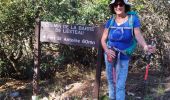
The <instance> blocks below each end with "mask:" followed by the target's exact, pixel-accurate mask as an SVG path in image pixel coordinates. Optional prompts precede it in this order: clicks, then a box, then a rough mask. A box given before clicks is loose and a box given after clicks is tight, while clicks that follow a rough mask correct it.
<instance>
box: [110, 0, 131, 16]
mask: <svg viewBox="0 0 170 100" xmlns="http://www.w3.org/2000/svg"><path fill="white" fill-rule="evenodd" d="M116 2H122V3H123V4H124V5H125V13H127V12H128V11H130V9H131V7H130V5H126V4H125V3H124V1H123V0H116V1H115V3H116ZM115 3H113V4H110V5H109V8H110V12H111V13H112V14H116V13H115V10H114V4H115Z"/></svg>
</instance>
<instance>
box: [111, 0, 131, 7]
mask: <svg viewBox="0 0 170 100" xmlns="http://www.w3.org/2000/svg"><path fill="white" fill-rule="evenodd" d="M115 1H116V0H112V1H111V3H110V5H111V4H114V3H115ZM123 1H124V3H125V5H128V6H131V5H132V4H131V3H129V2H128V0H123Z"/></svg>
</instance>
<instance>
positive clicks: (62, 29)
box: [33, 20, 104, 99]
mask: <svg viewBox="0 0 170 100" xmlns="http://www.w3.org/2000/svg"><path fill="white" fill-rule="evenodd" d="M36 23H37V24H36V27H35V36H36V37H35V40H36V42H35V46H34V52H35V54H34V77H33V98H38V95H39V90H38V81H39V68H40V51H41V49H40V42H52V43H59V44H60V43H61V44H66V45H77V46H84V47H95V48H97V49H98V55H97V56H98V57H97V67H96V79H95V87H94V90H93V93H94V94H93V97H94V98H97V99H98V98H99V87H100V76H101V62H102V55H103V53H102V48H101V44H100V38H101V35H102V32H103V29H104V28H103V26H88V25H74V24H73V25H71V24H57V23H52V22H40V21H39V20H38V21H37V22H36ZM38 23H39V24H38Z"/></svg>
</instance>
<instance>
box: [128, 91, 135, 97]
mask: <svg viewBox="0 0 170 100" xmlns="http://www.w3.org/2000/svg"><path fill="white" fill-rule="evenodd" d="M127 95H129V96H135V94H134V93H132V92H129V91H127Z"/></svg>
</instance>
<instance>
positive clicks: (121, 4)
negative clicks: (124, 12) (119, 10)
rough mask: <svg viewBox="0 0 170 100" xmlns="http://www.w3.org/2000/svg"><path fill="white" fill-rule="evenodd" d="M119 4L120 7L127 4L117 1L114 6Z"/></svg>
mask: <svg viewBox="0 0 170 100" xmlns="http://www.w3.org/2000/svg"><path fill="white" fill-rule="evenodd" d="M118 5H119V7H123V6H124V5H125V4H124V3H115V4H114V5H113V6H114V7H117V6H118Z"/></svg>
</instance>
